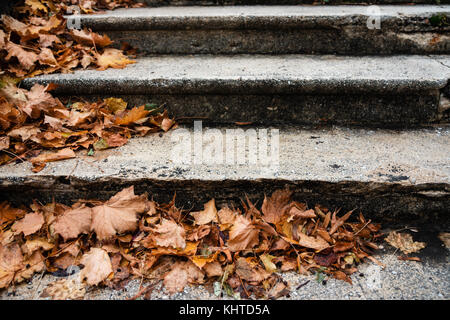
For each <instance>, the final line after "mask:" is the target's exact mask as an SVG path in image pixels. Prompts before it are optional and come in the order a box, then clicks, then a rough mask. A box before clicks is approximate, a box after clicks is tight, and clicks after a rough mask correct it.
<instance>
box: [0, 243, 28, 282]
mask: <svg viewBox="0 0 450 320" xmlns="http://www.w3.org/2000/svg"><path fill="white" fill-rule="evenodd" d="M23 268H24V264H23V256H22V251H21V250H20V247H19V245H18V244H17V243H15V244H11V245H7V246H2V245H0V288H6V287H8V286H9V284H10V283H11V282H12V281H13V280H14V276H15V274H16V273H17V272H18V271H20V270H22V269H23Z"/></svg>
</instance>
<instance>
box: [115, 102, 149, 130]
mask: <svg viewBox="0 0 450 320" xmlns="http://www.w3.org/2000/svg"><path fill="white" fill-rule="evenodd" d="M149 113H150V111H148V110H145V106H140V107H134V108H133V109H131V110H129V111H127V112H125V114H123V115H120V116H118V117H117V118H116V119H115V120H114V124H117V125H121V126H128V125H130V124H132V123H140V122H142V120H143V119H146V117H147V115H148V114H149Z"/></svg>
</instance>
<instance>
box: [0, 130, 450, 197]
mask: <svg viewBox="0 0 450 320" xmlns="http://www.w3.org/2000/svg"><path fill="white" fill-rule="evenodd" d="M203 129H207V128H206V127H205V128H203ZM246 129H247V128H244V130H246ZM188 130H189V131H190V133H191V134H192V133H193V129H192V128H188ZM221 130H222V131H221V132H222V134H223V136H224V137H225V129H224V128H222V129H221ZM257 130H259V129H258V128H257ZM173 132H175V131H169V133H166V134H163V135H162V136H160V135H159V134H158V133H156V134H150V135H148V136H146V137H139V138H138V137H136V138H133V139H131V140H130V141H129V142H128V143H127V144H126V145H124V146H122V147H120V148H116V149H109V150H105V151H97V152H96V154H95V156H94V157H91V156H86V151H81V152H80V153H79V154H78V157H77V158H75V159H69V160H64V161H59V162H54V163H48V164H47V166H46V167H45V168H44V169H43V170H42V171H41V172H39V173H32V172H31V164H30V163H28V162H25V163H17V164H9V165H4V166H1V167H0V186H2V187H8V186H14V185H16V186H18V185H26V184H35V183H38V184H39V183H44V184H45V186H47V187H49V186H51V185H52V184H53V183H55V182H57V181H58V180H57V179H58V177H61V176H63V177H70V179H75V180H77V181H85V182H86V181H87V182H92V181H101V182H106V183H107V181H108V180H110V179H119V180H123V181H127V180H130V181H139V179H149V180H154V181H185V182H187V181H210V182H211V181H216V182H217V181H222V180H234V181H260V180H261V179H268V180H270V181H283V180H285V181H290V182H296V181H324V182H330V183H363V184H371V185H372V186H373V188H376V187H377V186H380V185H385V184H388V185H391V184H400V185H402V186H406V187H412V188H415V187H418V188H419V190H420V189H421V187H420V186H424V185H426V186H431V188H432V186H433V185H435V186H436V185H441V186H442V185H445V186H447V187H446V188H448V185H449V183H450V164H449V155H450V127H448V126H447V127H446V126H443V127H439V128H438V127H436V128H427V129H424V128H422V129H414V130H408V131H396V130H385V129H383V130H382V129H378V130H368V129H349V128H341V127H334V128H327V129H311V128H289V127H282V128H280V131H279V137H280V143H279V150H280V151H279V167H278V168H277V169H274V168H269V167H268V166H264V165H258V164H257V165H249V164H243V165H227V164H223V163H222V164H201V165H187V166H185V165H182V164H179V163H176V162H173V155H172V150H173V148H174V146H175V145H176V144H177V142H176V141H178V140H173V139H172V134H173ZM269 132H270V129H269ZM191 136H192V135H191ZM269 142H270V139H269ZM269 144H270V143H269ZM270 145H271V144H270ZM224 147H225V148H226V150H229V148H230V146H228V147H227V146H226V143H225V140H224ZM269 148H270V146H269ZM239 150H240V149H239ZM269 150H270V149H269ZM258 163H259V162H258ZM422 189H423V188H422ZM445 190H448V189H445ZM447 193H448V191H447Z"/></svg>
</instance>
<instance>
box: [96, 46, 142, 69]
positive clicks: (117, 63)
mask: <svg viewBox="0 0 450 320" xmlns="http://www.w3.org/2000/svg"><path fill="white" fill-rule="evenodd" d="M96 57H97V61H96V63H97V65H98V68H97V70H106V69H107V68H109V67H111V68H115V69H123V68H125V67H126V65H128V64H131V63H135V62H136V61H134V60H130V59H128V58H127V57H126V56H125V55H124V54H123V53H122V51H120V50H118V49H111V48H108V49H105V51H104V52H103V54H96Z"/></svg>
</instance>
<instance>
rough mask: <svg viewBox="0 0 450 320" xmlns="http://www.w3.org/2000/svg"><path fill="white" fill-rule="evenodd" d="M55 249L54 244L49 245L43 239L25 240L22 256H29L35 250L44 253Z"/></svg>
mask: <svg viewBox="0 0 450 320" xmlns="http://www.w3.org/2000/svg"><path fill="white" fill-rule="evenodd" d="M54 247H55V244H53V243H50V242H48V241H47V239H45V238H42V237H41V238H36V239H29V240H27V241H26V242H25V243H24V245H23V246H22V251H23V253H24V254H26V255H28V256H31V255H32V254H33V253H34V252H35V251H36V250H39V249H42V250H44V251H48V250H51V249H53V248H54Z"/></svg>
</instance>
